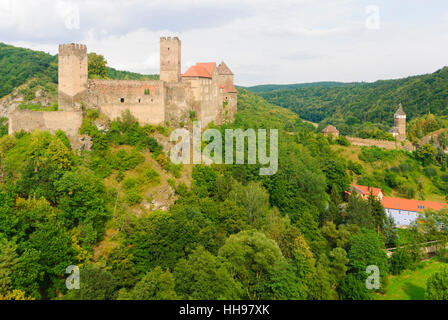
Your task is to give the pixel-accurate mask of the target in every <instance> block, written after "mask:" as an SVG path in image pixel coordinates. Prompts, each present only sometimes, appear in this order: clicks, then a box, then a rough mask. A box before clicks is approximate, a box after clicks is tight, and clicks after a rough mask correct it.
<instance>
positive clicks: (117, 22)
mask: <svg viewBox="0 0 448 320" xmlns="http://www.w3.org/2000/svg"><path fill="white" fill-rule="evenodd" d="M375 2H376V5H378V8H379V9H380V15H381V25H380V29H379V30H369V29H367V28H366V27H365V25H366V19H367V18H368V15H367V14H366V7H367V6H368V5H371V4H372V3H370V1H366V0H357V1H355V0H296V1H294V0H282V1H272V0H259V1H250V0H228V1H222V0H189V1H187V0H172V1H166V0H163V1H162V0H152V1H144V0H127V1H124V0H123V1H122V0H112V1H111V0H107V1H106V0H97V1H94V0H81V1H76V2H75V1H70V0H58V1H50V0H42V1H35V0H15V1H11V0H0V39H2V41H5V42H7V43H11V44H18V45H21V46H25V47H30V48H32V49H41V50H45V51H49V52H51V53H56V50H57V44H58V43H67V42H80V43H86V44H87V45H88V49H89V51H94V52H97V53H101V54H103V55H104V56H105V57H106V59H107V60H108V63H109V65H110V66H113V67H115V68H119V69H126V70H129V71H135V72H143V73H154V72H158V69H159V60H158V55H159V37H160V36H167V35H170V36H172V35H177V36H179V37H180V38H181V40H182V62H183V64H182V67H183V70H184V71H185V70H186V69H187V68H188V67H189V66H190V65H191V64H193V63H194V62H196V61H216V62H220V61H221V60H225V61H226V63H228V65H229V66H230V68H231V69H232V70H233V71H234V73H235V76H236V82H237V83H238V84H242V85H249V84H259V83H273V82H278V83H292V82H310V81H323V80H338V81H360V80H365V81H372V80H376V79H379V78H390V77H400V76H406V75H410V74H417V73H425V72H432V71H434V70H436V69H438V68H440V67H442V66H444V65H446V64H447V63H446V61H447V59H446V57H445V52H446V51H447V50H448V41H447V36H446V34H447V31H448V30H447V29H448V24H447V23H446V21H447V20H446V14H444V13H445V12H447V10H446V7H447V4H446V2H445V1H441V0H434V2H431V3H436V4H437V5H434V8H430V7H429V6H430V4H429V3H428V2H426V1H420V0H413V1H412V6H406V7H404V6H402V5H401V6H400V5H399V4H400V3H402V2H400V1H399V0H387V1H386V0H376V1H375ZM373 4H375V3H373ZM443 6H445V10H442V9H441V8H442V7H443ZM409 8H412V10H413V11H412V14H413V15H411V14H410V12H409V11H406V10H410V9H409ZM419 9H421V11H422V12H424V13H425V14H424V16H423V15H422V17H421V18H420V16H419ZM77 12H79V20H77V19H76V18H77V16H76V14H77ZM410 16H412V17H413V18H414V17H416V18H414V19H410V18H409V17H410ZM77 22H79V28H77ZM67 25H68V26H69V27H67Z"/></svg>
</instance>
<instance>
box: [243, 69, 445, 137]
mask: <svg viewBox="0 0 448 320" xmlns="http://www.w3.org/2000/svg"><path fill="white" fill-rule="evenodd" d="M297 86H299V85H297ZM290 88H291V85H288V86H286V88H285V87H283V86H279V89H277V90H272V89H273V88H272V86H269V85H268V86H256V87H254V88H253V89H252V88H248V90H253V91H254V92H256V93H257V94H260V95H261V96H262V97H263V98H265V99H266V101H268V102H270V103H272V104H275V105H279V106H282V107H285V108H288V109H290V110H292V111H294V112H296V113H297V114H298V115H299V116H300V117H301V118H302V119H306V120H309V121H312V122H317V123H319V122H321V121H324V122H325V123H333V124H335V125H339V126H342V127H344V124H345V125H347V127H350V126H352V127H353V126H355V127H356V125H358V124H367V125H369V124H370V125H375V126H377V127H379V129H381V130H383V131H386V130H387V129H388V128H390V127H391V126H392V124H393V114H394V112H395V111H396V110H397V107H398V104H399V103H402V104H403V108H404V110H405V112H406V114H407V116H408V120H413V119H415V118H417V117H421V116H424V115H427V114H429V113H431V114H434V115H437V116H447V115H448V67H445V68H443V69H440V70H438V71H436V72H434V73H432V74H427V75H421V76H414V77H408V78H404V79H398V80H381V81H377V82H374V83H351V84H337V85H333V86H329V85H325V83H324V84H320V83H316V84H314V85H306V86H302V87H299V88H294V89H290ZM338 128H339V127H338ZM343 130H346V131H348V130H350V128H343Z"/></svg>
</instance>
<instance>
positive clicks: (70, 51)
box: [59, 43, 87, 55]
mask: <svg viewBox="0 0 448 320" xmlns="http://www.w3.org/2000/svg"><path fill="white" fill-rule="evenodd" d="M80 54H82V55H84V54H87V46H86V45H85V44H78V43H68V44H60V45H59V55H80Z"/></svg>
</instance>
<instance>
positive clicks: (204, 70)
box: [182, 62, 216, 78]
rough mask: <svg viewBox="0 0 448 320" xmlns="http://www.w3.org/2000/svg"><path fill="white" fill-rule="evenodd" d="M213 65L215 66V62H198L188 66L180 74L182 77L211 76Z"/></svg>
mask: <svg viewBox="0 0 448 320" xmlns="http://www.w3.org/2000/svg"><path fill="white" fill-rule="evenodd" d="M215 66H216V63H215V62H198V63H196V64H195V65H194V66H192V67H190V68H189V69H188V70H187V71H186V72H185V73H184V74H183V75H182V77H200V78H211V77H212V75H213V70H214V69H215Z"/></svg>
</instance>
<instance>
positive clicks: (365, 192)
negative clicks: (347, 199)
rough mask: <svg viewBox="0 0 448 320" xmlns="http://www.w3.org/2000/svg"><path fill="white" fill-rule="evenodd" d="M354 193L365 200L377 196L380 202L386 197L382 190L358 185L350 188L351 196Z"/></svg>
mask: <svg viewBox="0 0 448 320" xmlns="http://www.w3.org/2000/svg"><path fill="white" fill-rule="evenodd" d="M352 192H356V193H357V194H359V195H360V196H361V198H363V199H364V200H367V199H368V198H369V195H370V194H373V196H375V197H376V198H378V199H379V200H382V199H383V197H384V194H383V191H382V190H381V189H380V188H373V187H368V186H361V185H358V184H355V185H353V186H352V187H351V188H350V191H349V194H351V193H352Z"/></svg>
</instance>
